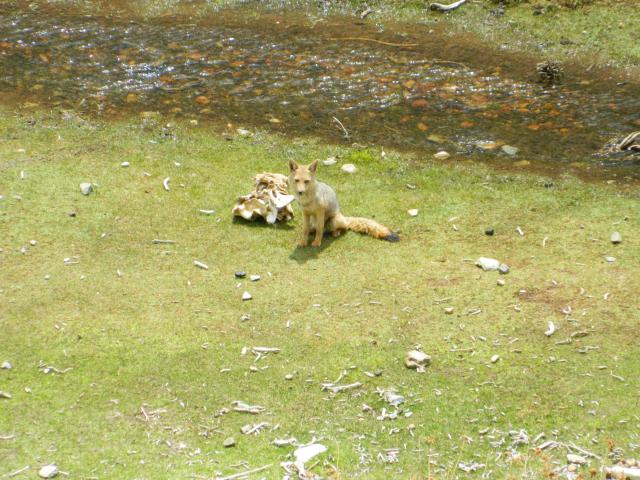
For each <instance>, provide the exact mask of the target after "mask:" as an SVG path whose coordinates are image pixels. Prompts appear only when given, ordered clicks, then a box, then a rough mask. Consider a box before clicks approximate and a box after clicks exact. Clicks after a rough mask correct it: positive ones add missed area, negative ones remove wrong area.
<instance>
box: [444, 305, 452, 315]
mask: <svg viewBox="0 0 640 480" xmlns="http://www.w3.org/2000/svg"><path fill="white" fill-rule="evenodd" d="M444 313H446V314H447V315H451V314H452V313H453V307H447V308H445V309H444Z"/></svg>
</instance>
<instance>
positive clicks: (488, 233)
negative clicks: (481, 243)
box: [484, 228, 496, 237]
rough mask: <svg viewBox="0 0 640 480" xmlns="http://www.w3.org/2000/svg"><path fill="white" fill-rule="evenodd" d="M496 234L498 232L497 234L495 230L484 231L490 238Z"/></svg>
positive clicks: (487, 229)
mask: <svg viewBox="0 0 640 480" xmlns="http://www.w3.org/2000/svg"><path fill="white" fill-rule="evenodd" d="M494 233H496V232H495V230H494V229H493V228H486V229H485V230H484V234H485V235H487V236H489V237H491V236H492V235H493V234H494Z"/></svg>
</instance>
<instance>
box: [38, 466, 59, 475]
mask: <svg viewBox="0 0 640 480" xmlns="http://www.w3.org/2000/svg"><path fill="white" fill-rule="evenodd" d="M58 472H59V470H58V467H57V466H56V465H45V466H44V467H42V468H41V469H40V470H38V476H39V477H41V478H53V477H55V476H56V475H58Z"/></svg>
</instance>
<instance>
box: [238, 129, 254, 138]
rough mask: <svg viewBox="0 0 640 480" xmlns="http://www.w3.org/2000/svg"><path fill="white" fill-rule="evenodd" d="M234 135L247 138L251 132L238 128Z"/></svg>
mask: <svg viewBox="0 0 640 480" xmlns="http://www.w3.org/2000/svg"><path fill="white" fill-rule="evenodd" d="M236 133H237V134H238V135H240V136H241V137H249V136H251V132H250V131H249V130H246V129H244V128H238V129H237V130H236Z"/></svg>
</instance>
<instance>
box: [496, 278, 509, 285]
mask: <svg viewBox="0 0 640 480" xmlns="http://www.w3.org/2000/svg"><path fill="white" fill-rule="evenodd" d="M496 283H497V284H498V286H499V287H504V286H505V284H506V283H507V282H505V281H504V280H503V279H501V278H499V279H498V280H497V281H496Z"/></svg>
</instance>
